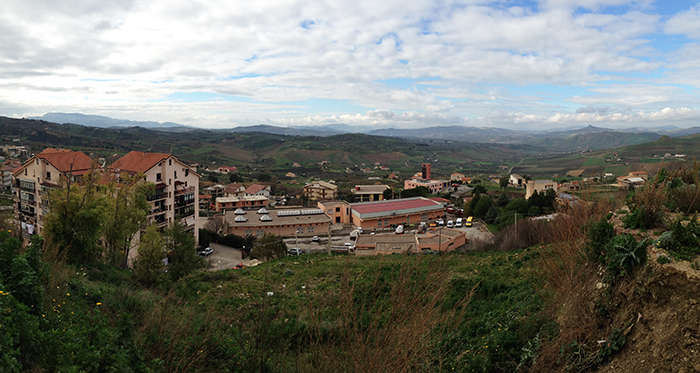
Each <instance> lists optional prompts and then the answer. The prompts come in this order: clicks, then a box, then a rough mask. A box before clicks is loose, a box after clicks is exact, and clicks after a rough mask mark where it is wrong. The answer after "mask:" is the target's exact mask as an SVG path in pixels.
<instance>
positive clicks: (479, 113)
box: [0, 0, 700, 126]
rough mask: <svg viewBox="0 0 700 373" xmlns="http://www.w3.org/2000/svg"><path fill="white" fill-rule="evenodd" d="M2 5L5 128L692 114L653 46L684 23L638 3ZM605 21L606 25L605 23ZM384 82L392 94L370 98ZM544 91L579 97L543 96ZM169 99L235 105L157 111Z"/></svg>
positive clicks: (691, 66) (684, 66)
mask: <svg viewBox="0 0 700 373" xmlns="http://www.w3.org/2000/svg"><path fill="white" fill-rule="evenodd" d="M4 5H5V7H4V8H3V12H2V13H0V109H2V111H0V114H5V115H17V116H21V115H36V114H43V112H46V111H68V112H75V111H82V112H86V113H90V114H101V115H112V114H110V113H114V114H122V115H121V117H124V115H128V117H127V118H126V119H133V120H157V121H166V120H167V121H174V122H187V123H185V124H188V123H193V124H197V125H210V126H221V125H222V124H225V125H229V126H230V125H236V124H244V123H254V124H257V123H255V122H268V123H280V124H284V123H287V124H289V125H295V124H297V123H302V122H303V123H307V122H318V121H320V122H323V123H325V122H326V121H328V120H341V121H342V120H347V121H354V122H358V123H359V122H362V123H374V124H375V125H384V124H386V125H397V126H420V125H421V124H420V123H423V126H425V125H431V123H460V122H464V121H465V119H464V118H467V117H468V118H483V119H482V122H483V123H487V124H488V123H493V125H496V124H499V125H508V123H507V122H503V121H507V120H511V121H512V122H511V123H512V124H518V123H522V121H524V120H530V119H529V118H546V120H545V119H543V120H545V121H550V122H551V120H550V118H551V117H550V116H549V113H550V112H552V111H555V112H556V113H557V115H559V116H558V118H566V117H567V115H573V117H577V115H578V114H582V113H578V114H577V113H575V109H576V108H575V105H573V104H578V105H584V106H599V105H603V106H605V105H609V106H614V107H620V108H625V109H624V110H628V111H642V110H647V111H649V112H654V111H658V110H661V109H662V108H663V107H666V106H668V107H670V108H671V109H674V108H675V109H680V108H682V107H689V108H693V107H698V97H697V93H696V92H692V91H688V90H681V89H677V88H676V87H674V86H672V84H686V85H693V86H694V87H696V88H697V87H700V78H698V74H697V73H696V71H697V70H696V68H695V66H697V61H698V60H699V58H698V56H700V52H698V50H697V48H698V46H697V44H689V45H687V46H685V47H683V48H682V49H681V50H678V51H674V52H673V53H672V54H669V55H668V56H665V55H663V53H661V52H659V51H657V50H656V49H655V48H654V47H653V44H652V43H651V40H652V39H653V38H654V35H655V34H656V33H657V32H658V30H659V29H661V28H662V27H663V29H664V31H665V32H667V33H682V34H684V35H687V36H688V37H691V38H698V36H700V28H698V27H699V26H697V25H698V24H700V22H698V20H700V15H699V13H698V12H699V10H698V9H700V8H698V7H693V8H691V9H690V10H688V11H686V12H682V13H680V14H678V15H676V16H675V17H671V18H670V19H669V20H668V21H667V22H666V23H665V24H663V25H662V24H661V23H660V22H661V21H660V20H661V16H659V15H658V14H655V13H654V11H653V8H652V7H651V4H650V3H649V2H648V1H640V2H628V1H624V0H584V1H573V0H551V1H542V2H541V3H539V4H538V5H537V6H534V7H526V6H511V5H509V3H508V2H492V1H478V0H475V1H451V0H448V1H430V0H415V1H408V2H406V1H397V0H392V1H381V2H376V1H369V0H363V1H356V2H329V1H320V0H308V1H306V0H305V1H302V0H296V1H284V2H282V1H272V0H268V1H248V2H241V1H238V2H216V1H203V2H190V1H185V0H169V1H165V0H153V1H148V2H135V1H100V2H94V1H88V0H79V1H67V0H59V1H48V0H45V1H39V0H34V1H23V2H10V3H8V4H4ZM609 6H615V7H617V8H616V9H617V10H616V11H615V12H614V13H612V12H606V9H607V7H609ZM620 8H622V9H625V11H622V12H619V9H620ZM581 9H585V10H586V11H580V10H581ZM659 68H664V69H666V70H665V75H664V76H663V77H659V76H658V75H655V72H656V71H657V69H659ZM611 73H613V74H615V75H610V74H611ZM392 79H393V80H396V79H398V80H406V83H405V84H403V85H402V84H384V83H381V81H385V80H392ZM428 79H435V80H428ZM681 82H682V83H681ZM426 83H427V84H426ZM530 86H533V87H532V88H529V87H530ZM542 86H548V87H552V88H553V89H555V90H556V89H560V88H559V87H575V88H579V89H583V90H585V92H584V93H578V92H577V93H562V94H556V95H552V94H542V93H539V92H538V90H539V87H542ZM560 90H561V91H565V89H560ZM516 91H526V93H525V94H523V93H522V92H517V93H516ZM178 92H184V93H188V92H213V93H219V94H223V95H231V96H238V97H243V98H245V100H240V101H225V100H222V101H220V102H182V101H180V102H172V101H170V100H167V99H166V98H167V97H168V96H169V95H171V94H173V93H178ZM313 99H325V100H338V101H339V102H346V103H348V104H352V105H355V106H353V107H352V108H351V107H348V109H347V110H345V111H344V110H343V109H342V105H339V107H340V108H339V109H337V110H339V111H338V112H337V113H335V114H336V115H327V114H328V113H326V112H321V111H319V110H321V109H318V108H314V107H311V106H308V105H306V104H304V102H305V101H307V100H313ZM357 107H359V109H358V108H357ZM365 108H369V109H371V110H370V113H367V112H366V109H365ZM375 109H376V110H375ZM397 112H398V113H400V114H397ZM494 112H498V113H504V114H499V115H495V116H494V115H493V114H491V113H494ZM372 113H373V114H372ZM380 113H394V114H392V115H393V116H392V117H384V114H380ZM509 113H510V114H509ZM459 118H462V119H459ZM630 120H642V117H639V116H637V117H635V116H632V117H630ZM550 122H548V123H550Z"/></svg>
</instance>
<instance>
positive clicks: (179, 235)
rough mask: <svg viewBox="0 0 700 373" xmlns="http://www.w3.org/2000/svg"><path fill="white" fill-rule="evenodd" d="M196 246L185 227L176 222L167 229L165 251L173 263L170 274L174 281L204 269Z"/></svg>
mask: <svg viewBox="0 0 700 373" xmlns="http://www.w3.org/2000/svg"><path fill="white" fill-rule="evenodd" d="M194 246H195V241H194V236H193V235H192V234H190V233H189V232H187V231H186V230H185V226H184V225H182V224H180V223H178V222H175V223H173V224H171V225H169V226H168V227H167V228H166V229H165V250H166V251H167V252H168V257H169V258H170V261H171V263H170V271H169V273H170V277H171V278H172V279H173V281H177V280H179V279H180V278H182V277H185V276H187V275H188V274H190V273H191V272H192V271H194V270H196V269H198V268H203V267H204V260H203V259H202V258H200V257H198V256H197V255H196V252H195V247H194Z"/></svg>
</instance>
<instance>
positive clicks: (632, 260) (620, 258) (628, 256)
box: [605, 234, 649, 280]
mask: <svg viewBox="0 0 700 373" xmlns="http://www.w3.org/2000/svg"><path fill="white" fill-rule="evenodd" d="M647 246H649V241H648V240H642V241H637V240H636V239H635V238H634V236H632V235H631V234H623V235H620V236H617V237H615V238H613V239H612V240H611V241H610V243H609V244H608V245H607V248H606V249H607V253H606V257H605V262H606V263H607V271H608V277H609V278H610V279H613V280H614V279H615V278H616V277H619V276H625V275H627V274H630V273H632V271H633V270H634V269H635V268H636V267H637V266H640V265H644V264H645V263H646V259H647V249H646V248H647Z"/></svg>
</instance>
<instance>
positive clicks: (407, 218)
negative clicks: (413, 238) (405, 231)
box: [406, 215, 411, 224]
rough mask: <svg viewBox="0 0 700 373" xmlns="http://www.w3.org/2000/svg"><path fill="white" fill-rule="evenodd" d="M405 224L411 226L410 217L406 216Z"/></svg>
mask: <svg viewBox="0 0 700 373" xmlns="http://www.w3.org/2000/svg"><path fill="white" fill-rule="evenodd" d="M406 224H411V216H410V215H409V216H406Z"/></svg>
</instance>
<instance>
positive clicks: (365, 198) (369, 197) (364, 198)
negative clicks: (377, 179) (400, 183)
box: [352, 185, 390, 202]
mask: <svg viewBox="0 0 700 373" xmlns="http://www.w3.org/2000/svg"><path fill="white" fill-rule="evenodd" d="M387 189H390V188H389V186H388V185H355V189H354V190H353V191H352V192H353V194H355V202H373V201H383V200H384V191H385V190H387Z"/></svg>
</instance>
